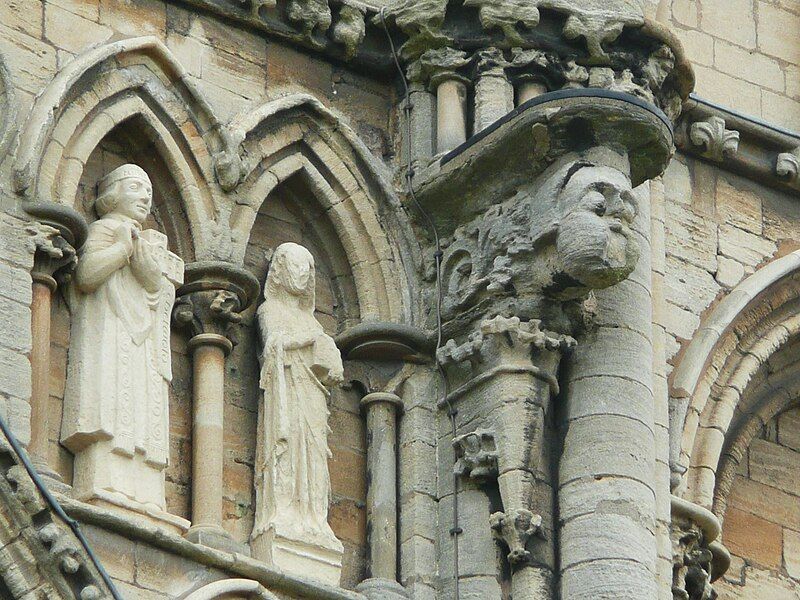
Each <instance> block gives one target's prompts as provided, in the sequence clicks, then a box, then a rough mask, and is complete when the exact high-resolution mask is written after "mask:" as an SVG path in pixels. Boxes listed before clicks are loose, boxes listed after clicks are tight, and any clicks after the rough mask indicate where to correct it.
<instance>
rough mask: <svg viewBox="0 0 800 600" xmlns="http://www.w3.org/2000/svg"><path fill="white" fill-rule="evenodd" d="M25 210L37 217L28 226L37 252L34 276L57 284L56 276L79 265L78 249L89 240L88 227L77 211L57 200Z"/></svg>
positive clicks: (30, 244)
mask: <svg viewBox="0 0 800 600" xmlns="http://www.w3.org/2000/svg"><path fill="white" fill-rule="evenodd" d="M24 208H25V212H27V213H28V214H29V215H31V216H32V217H34V218H35V219H36V221H35V222H32V223H29V224H26V225H25V233H26V234H27V235H28V236H29V237H28V245H29V247H30V249H31V252H32V253H33V254H34V265H33V272H32V277H33V278H34V280H39V281H41V282H44V283H46V284H47V285H49V286H51V287H53V288H54V287H55V279H54V277H55V276H56V275H58V276H59V277H63V276H68V275H69V273H70V272H71V271H72V270H73V269H74V268H75V265H76V264H77V257H76V255H77V250H78V249H79V248H80V247H81V246H82V245H83V243H84V242H85V241H86V236H87V233H88V226H87V224H86V221H85V220H84V218H83V217H82V216H81V215H80V214H79V213H78V212H77V211H75V210H73V209H71V208H69V207H68V206H65V205H62V204H56V203H55V202H41V203H35V204H28V205H27V206H25V207H24Z"/></svg>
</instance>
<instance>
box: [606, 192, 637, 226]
mask: <svg viewBox="0 0 800 600" xmlns="http://www.w3.org/2000/svg"><path fill="white" fill-rule="evenodd" d="M606 215H607V216H609V217H616V218H618V219H621V220H623V221H626V222H631V221H633V217H634V216H635V214H634V211H633V209H632V208H631V207H630V205H629V204H628V203H627V202H625V201H624V200H623V199H622V196H621V195H620V194H614V196H612V197H611V198H609V199H608V207H607V208H606Z"/></svg>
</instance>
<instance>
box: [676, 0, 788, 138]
mask: <svg viewBox="0 0 800 600" xmlns="http://www.w3.org/2000/svg"><path fill="white" fill-rule="evenodd" d="M662 4H664V5H665V6H666V7H667V9H668V17H669V24H670V27H671V28H672V29H673V31H674V32H675V34H676V35H677V36H678V37H679V38H680V40H681V42H682V43H683V45H684V47H685V49H686V53H687V55H688V57H689V60H691V61H692V63H693V65H694V69H695V75H696V76H697V86H696V88H695V91H696V92H697V94H699V95H700V96H702V97H704V98H707V99H709V100H711V101H713V102H718V103H719V104H722V105H723V106H726V107H729V108H733V109H734V110H737V111H740V112H743V113H745V114H747V115H750V116H753V117H760V118H763V119H764V120H766V121H768V122H770V123H774V124H776V125H780V126H782V127H785V128H787V129H790V130H794V131H797V129H798V122H799V121H800V36H798V35H797V32H798V31H800V2H797V0H666V2H663V3H662Z"/></svg>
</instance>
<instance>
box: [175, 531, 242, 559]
mask: <svg viewBox="0 0 800 600" xmlns="http://www.w3.org/2000/svg"><path fill="white" fill-rule="evenodd" d="M184 537H185V538H186V539H187V540H189V541H190V542H193V543H195V544H200V545H201V546H207V547H209V548H214V549H215V550H222V551H223V552H230V553H235V554H244V555H245V556H250V548H249V547H248V546H247V545H246V544H242V543H241V542H237V541H236V540H234V539H233V537H231V534H230V533H228V532H227V531H225V530H224V529H223V528H222V527H219V526H217V525H193V526H192V527H190V528H189V531H187V532H186V535H185V536H184Z"/></svg>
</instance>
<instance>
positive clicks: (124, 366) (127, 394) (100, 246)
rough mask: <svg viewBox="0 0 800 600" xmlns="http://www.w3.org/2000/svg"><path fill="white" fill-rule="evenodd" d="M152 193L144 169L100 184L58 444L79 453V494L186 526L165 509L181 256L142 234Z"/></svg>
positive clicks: (75, 306)
mask: <svg viewBox="0 0 800 600" xmlns="http://www.w3.org/2000/svg"><path fill="white" fill-rule="evenodd" d="M152 201H153V190H152V185H151V183H150V179H149V178H148V176H147V173H145V172H144V171H143V170H142V169H141V168H140V167H138V166H136V165H130V164H129V165H123V166H121V167H119V168H117V169H115V170H114V171H112V172H111V173H109V174H108V175H107V176H106V177H105V178H103V179H102V180H101V181H100V184H99V190H98V198H97V201H96V202H95V210H96V211H97V214H98V216H99V217H100V218H99V219H98V220H97V221H95V222H94V223H92V224H91V226H90V228H89V237H88V239H87V241H86V244H85V245H84V247H83V250H82V251H81V253H80V255H79V262H78V267H77V269H76V271H75V277H74V280H73V282H72V284H71V285H70V290H69V302H70V309H71V312H72V330H71V336H70V347H69V362H68V368H67V383H66V391H65V394H64V416H63V423H62V429H61V441H62V442H63V443H64V445H65V446H66V447H67V448H68V449H70V450H71V451H72V452H73V453H74V454H75V465H74V473H75V474H74V483H73V494H74V495H75V497H76V498H79V499H81V500H85V501H91V502H95V503H100V504H111V505H114V506H122V507H125V508H127V509H130V510H134V511H137V512H139V513H142V514H144V515H149V516H150V517H151V518H154V519H156V520H158V521H160V522H162V523H163V522H166V523H170V524H171V525H173V526H175V527H178V528H179V529H181V528H183V526H184V525H185V524H186V523H185V521H184V520H183V519H178V518H177V517H170V516H168V515H165V514H163V513H165V510H166V506H165V495H164V469H165V468H166V466H167V462H168V456H169V439H168V435H169V401H168V387H169V382H170V380H171V378H172V373H171V358H170V315H171V311H172V305H173V302H174V300H175V285H176V284H178V283H180V282H181V281H182V277H183V261H182V260H181V259H180V258H178V257H177V256H175V255H174V254H172V253H170V252H169V251H168V250H167V238H166V236H164V235H163V234H161V233H159V232H157V231H155V230H146V231H142V224H143V223H144V221H145V219H146V218H147V216H148V215H149V214H150V208H151V205H152Z"/></svg>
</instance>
